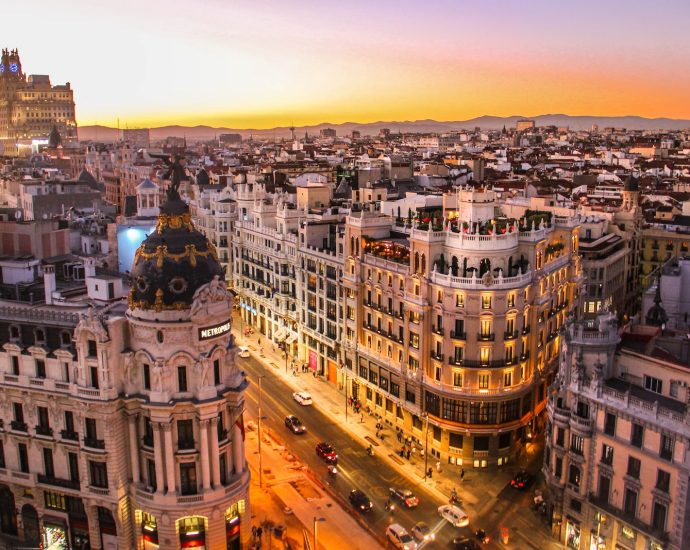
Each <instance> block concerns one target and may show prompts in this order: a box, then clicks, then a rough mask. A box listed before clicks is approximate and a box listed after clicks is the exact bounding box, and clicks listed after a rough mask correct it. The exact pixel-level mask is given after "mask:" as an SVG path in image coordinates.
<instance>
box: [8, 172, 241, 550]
mask: <svg viewBox="0 0 690 550" xmlns="http://www.w3.org/2000/svg"><path fill="white" fill-rule="evenodd" d="M176 185H179V182H173V190H172V191H170V192H169V193H168V200H167V202H166V203H165V204H163V205H162V206H161V207H160V214H159V216H158V219H157V226H156V230H155V231H154V232H152V233H151V234H150V235H149V236H148V237H147V238H146V239H145V240H144V242H143V243H142V245H141V246H140V247H139V249H138V250H137V252H136V255H135V259H134V262H133V266H132V268H131V280H132V287H131V288H130V290H129V299H128V300H127V301H124V300H122V299H121V296H122V295H123V289H122V281H121V279H120V278H118V277H108V276H104V275H97V274H96V272H95V269H94V268H93V265H91V264H90V265H87V266H86V269H85V271H86V273H85V275H86V281H85V282H86V287H87V289H88V295H80V294H79V292H81V293H82V294H83V287H82V289H81V290H80V289H79V288H78V286H79V285H73V287H70V288H67V287H65V283H64V282H63V281H61V280H60V278H59V277H57V276H56V273H55V266H53V265H45V266H43V271H44V282H43V286H44V288H45V303H44V304H39V305H37V304H28V303H22V302H19V301H9V300H2V302H0V341H1V342H2V347H1V348H0V387H1V388H2V392H1V393H2V398H1V399H0V416H1V419H0V432H1V433H2V436H1V437H0V531H1V532H2V533H5V534H8V535H14V536H18V537H19V538H20V539H21V540H23V541H24V543H25V544H26V545H27V546H31V547H38V546H41V547H45V548H48V547H51V548H53V547H58V546H59V547H64V548H67V547H69V548H75V549H86V548H93V549H96V548H98V549H105V548H118V549H123V550H124V549H127V550H129V549H132V550H133V549H135V548H136V549H142V548H144V549H150V548H171V549H175V548H189V547H195V548H214V549H216V548H228V549H239V548H240V538H241V534H242V538H244V537H247V535H248V533H247V530H248V529H249V522H248V521H247V516H246V515H247V514H249V513H250V512H249V494H248V490H249V471H248V468H247V464H246V460H245V456H244V435H243V421H242V414H243V410H244V391H245V389H246V386H247V381H246V379H245V376H244V374H243V373H242V372H240V371H239V369H238V368H237V366H236V365H235V354H236V352H237V348H236V347H235V346H234V341H233V338H232V336H231V323H230V321H229V318H230V314H231V311H232V308H233V296H232V294H231V293H229V292H228V291H227V290H226V287H225V284H224V283H223V281H222V278H223V270H222V267H221V265H220V264H219V263H218V260H217V256H216V252H215V249H214V247H213V245H212V244H211V243H210V242H209V241H208V240H207V239H206V238H205V237H204V236H203V235H202V234H201V233H200V232H199V231H197V230H196V229H195V228H194V226H193V224H192V222H191V216H190V213H189V210H188V208H187V206H186V205H185V204H184V203H183V202H182V201H181V200H180V197H179V195H178V194H177V192H176V191H175V187H176ZM81 284H82V285H83V283H81Z"/></svg>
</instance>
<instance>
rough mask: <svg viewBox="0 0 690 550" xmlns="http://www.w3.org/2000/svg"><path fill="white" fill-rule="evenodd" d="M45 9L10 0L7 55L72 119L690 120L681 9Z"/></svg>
mask: <svg viewBox="0 0 690 550" xmlns="http://www.w3.org/2000/svg"><path fill="white" fill-rule="evenodd" d="M51 6H52V7H51ZM54 6H55V4H54V3H48V2H41V1H36V0H24V1H23V2H18V3H17V5H16V6H15V7H14V8H13V12H14V15H13V18H14V19H15V20H17V21H26V20H31V21H32V24H31V29H30V30H28V29H27V27H26V25H19V24H18V25H6V26H5V27H4V29H3V41H4V43H3V47H8V48H18V49H19V51H20V54H21V56H22V62H23V67H24V69H25V71H26V72H28V73H38V74H42V73H43V74H45V73H48V74H50V75H51V78H52V80H53V82H54V83H63V82H65V81H70V82H71V83H72V85H73V87H74V89H75V101H76V106H77V118H78V122H79V124H80V125H89V124H94V123H98V124H105V125H110V126H115V125H116V124H117V121H118V119H119V121H120V125H121V126H123V127H124V126H129V127H137V126H160V125H165V124H185V125H193V124H209V125H214V126H230V127H235V128H248V127H254V128H269V127H273V126H281V125H289V124H291V123H294V124H296V125H306V124H316V123H320V122H332V123H339V122H346V121H356V122H370V121H377V120H415V119H424V118H433V119H436V120H463V119H467V118H472V117H474V116H480V115H483V114H490V115H497V116H508V115H524V116H534V115H538V114H544V113H566V114H571V115H603V116H607V115H609V116H615V115H633V114H634V115H641V116H647V117H658V116H666V117H671V118H690V102H689V101H688V99H687V98H688V97H690V73H689V72H688V70H687V68H688V67H690V33H688V32H687V30H686V29H687V24H688V22H689V21H690V17H688V16H689V15H690V2H687V1H683V2H681V1H677V2H674V1H663V0H661V1H659V2H657V3H656V4H655V5H654V8H653V9H651V5H650V4H649V3H648V2H640V1H638V0H628V1H625V2H623V1H617V0H611V1H607V2H597V1H594V0H591V1H590V0H587V1H570V2H553V1H548V0H530V1H523V2H518V1H511V0H496V1H494V2H492V3H491V4H490V5H489V4H488V3H486V4H485V3H479V2H468V1H464V0H437V1H433V2H431V1H427V2H422V1H416V0H399V1H393V0H380V1H378V2H374V3H372V2H365V1H363V0H351V1H350V2H347V3H338V4H336V3H332V2H323V1H321V2H316V1H311V0H307V1H301V2H300V1H298V2H295V3H278V2H270V1H268V0H254V1H247V0H236V1H234V2H227V1H224V0H203V1H201V0H199V1H195V2H194V3H189V2H183V1H164V0H152V1H148V2H134V1H132V0H121V1H120V2H118V3H117V4H115V3H110V4H107V5H105V4H95V3H93V2H86V1H85V0H63V1H62V2H61V3H60V5H59V6H60V9H57V10H56V9H53V8H54ZM47 9H50V12H49V13H50V17H36V14H37V13H41V12H42V11H44V12H45V10H47ZM56 37H57V41H56ZM56 44H57V45H56Z"/></svg>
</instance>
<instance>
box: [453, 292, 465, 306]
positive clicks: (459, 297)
mask: <svg viewBox="0 0 690 550" xmlns="http://www.w3.org/2000/svg"><path fill="white" fill-rule="evenodd" d="M455 306H456V307H465V295H464V294H456V295H455Z"/></svg>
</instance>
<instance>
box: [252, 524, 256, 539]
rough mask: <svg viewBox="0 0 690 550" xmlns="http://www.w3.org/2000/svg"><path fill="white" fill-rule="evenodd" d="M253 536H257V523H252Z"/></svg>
mask: <svg viewBox="0 0 690 550" xmlns="http://www.w3.org/2000/svg"><path fill="white" fill-rule="evenodd" d="M252 537H254V538H256V525H252Z"/></svg>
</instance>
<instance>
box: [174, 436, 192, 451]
mask: <svg viewBox="0 0 690 550" xmlns="http://www.w3.org/2000/svg"><path fill="white" fill-rule="evenodd" d="M177 449H178V450H180V451H193V450H194V440H193V439H179V440H178V441H177Z"/></svg>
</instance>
